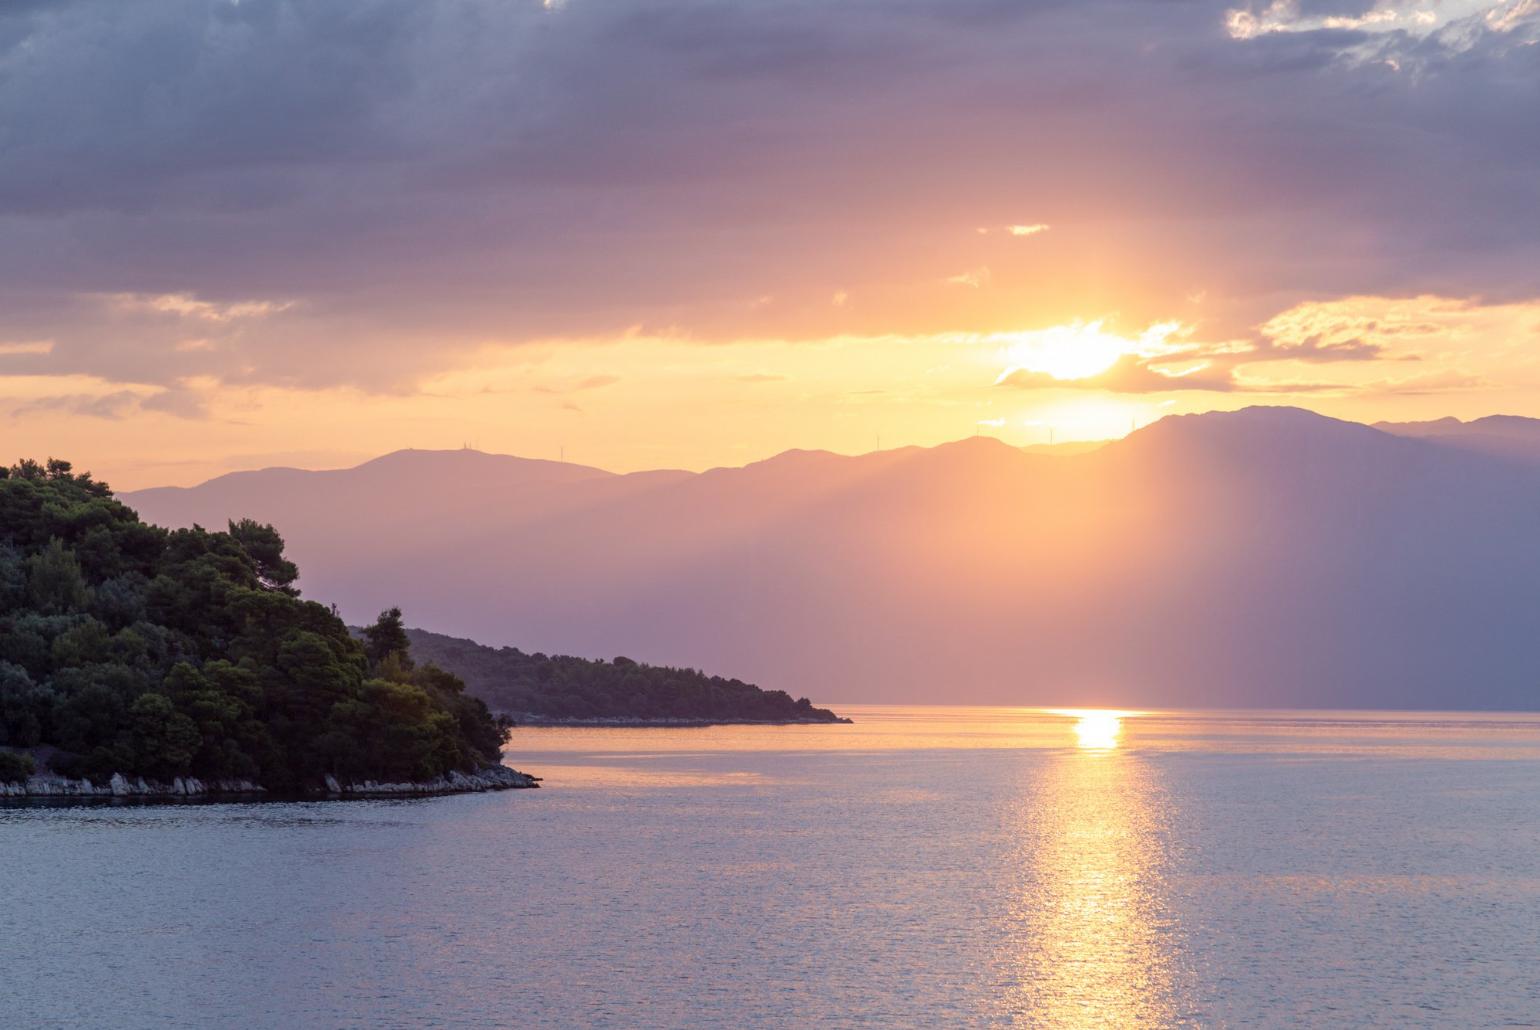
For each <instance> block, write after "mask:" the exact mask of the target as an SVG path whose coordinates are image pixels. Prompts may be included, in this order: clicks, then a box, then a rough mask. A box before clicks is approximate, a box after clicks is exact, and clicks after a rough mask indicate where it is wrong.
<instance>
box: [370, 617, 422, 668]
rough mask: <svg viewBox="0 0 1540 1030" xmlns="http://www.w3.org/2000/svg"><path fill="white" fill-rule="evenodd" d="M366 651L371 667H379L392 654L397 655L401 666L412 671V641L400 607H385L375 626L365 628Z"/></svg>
mask: <svg viewBox="0 0 1540 1030" xmlns="http://www.w3.org/2000/svg"><path fill="white" fill-rule="evenodd" d="M364 653H365V654H367V655H368V656H369V668H370V669H379V668H380V666H381V665H383V664H384V663H385V662H386V660H387V659H389V658H390V656H391V655H396V656H397V658H398V661H399V663H400V666H401V667H402V668H403V669H405V670H406V671H408V672H410V671H411V669H412V658H411V654H412V642H411V641H410V640H408V639H407V636H406V626H405V625H404V623H403V622H402V620H401V609H400V608H387V609H385V610H384V611H383V612H380V617H379V618H378V619H376V620H375V622H374V625H373V626H369V627H366V628H365V629H364Z"/></svg>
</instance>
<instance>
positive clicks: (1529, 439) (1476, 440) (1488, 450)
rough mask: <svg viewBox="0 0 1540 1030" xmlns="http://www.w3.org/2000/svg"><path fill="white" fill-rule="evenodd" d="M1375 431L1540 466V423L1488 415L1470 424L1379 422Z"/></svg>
mask: <svg viewBox="0 0 1540 1030" xmlns="http://www.w3.org/2000/svg"><path fill="white" fill-rule="evenodd" d="M1374 428H1376V429H1380V430H1383V431H1385V432H1387V433H1394V434H1395V435H1397V436H1412V437H1417V438H1418V439H1423V440H1436V441H1438V442H1439V443H1442V444H1446V445H1448V446H1452V447H1458V448H1460V449H1462V450H1467V451H1474V452H1477V453H1482V454H1492V455H1498V456H1501V457H1506V458H1517V459H1520V460H1524V461H1531V462H1540V419H1535V418H1523V417H1520V416H1518V415H1488V416H1486V417H1485V418H1477V419H1472V420H1471V421H1469V422H1461V421H1460V420H1459V419H1457V418H1441V419H1436V420H1434V421H1432V422H1376V423H1375V424H1374Z"/></svg>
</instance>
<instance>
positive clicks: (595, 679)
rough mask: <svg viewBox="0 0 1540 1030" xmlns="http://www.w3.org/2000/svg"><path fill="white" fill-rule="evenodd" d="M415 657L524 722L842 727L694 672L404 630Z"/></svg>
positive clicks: (794, 704) (801, 706)
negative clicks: (631, 721)
mask: <svg viewBox="0 0 1540 1030" xmlns="http://www.w3.org/2000/svg"><path fill="white" fill-rule="evenodd" d="M407 637H408V638H409V639H410V640H411V644H412V656H413V657H414V658H415V659H417V660H418V661H421V662H430V663H432V664H434V665H437V666H438V667H439V668H441V669H443V670H445V671H446V672H450V673H453V674H454V675H456V676H458V677H459V678H460V679H462V680H464V681H465V684H466V689H467V690H468V692H469V693H470V694H471V695H472V696H473V697H478V698H480V699H481V700H482V701H484V702H486V704H487V705H488V707H490V708H491V709H492V710H493V711H495V712H501V713H504V714H506V715H510V716H512V717H513V718H515V719H517V720H519V721H521V722H541V721H569V720H587V719H596V720H608V719H639V720H684V721H691V722H695V721H699V722H718V723H721V722H839V721H841V720H840V719H839V717H838V716H836V715H835V714H834V713H833V712H831V711H829V710H828V709H825V708H814V707H813V706H812V704H811V702H809V701H808V699H807V698H805V697H804V698H801V699H800V700H796V701H794V700H792V698H791V695H789V694H787V693H785V692H784V691H780V690H760V689H759V688H758V687H756V686H754V685H752V684H749V683H744V682H742V681H741V680H735V679H732V680H730V679H723V678H722V677H720V676H707V675H706V674H704V673H702V672H697V671H696V670H694V669H673V668H669V667H667V666H658V665H642V664H640V663H638V662H634V661H632V660H631V659H629V658H616V659H614V660H613V661H590V660H588V659H584V658H572V657H568V656H566V655H549V656H548V655H544V654H538V653H537V654H525V653H524V652H523V651H520V650H519V649H518V648H514V647H501V648H494V647H486V646H484V645H482V644H478V643H476V642H475V641H474V640H461V639H459V638H457V637H449V636H444V635H443V634H442V633H430V632H428V631H427V630H421V629H409V630H407Z"/></svg>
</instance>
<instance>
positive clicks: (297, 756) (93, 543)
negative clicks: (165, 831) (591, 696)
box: [0, 460, 506, 790]
mask: <svg viewBox="0 0 1540 1030" xmlns="http://www.w3.org/2000/svg"><path fill="white" fill-rule="evenodd" d="M297 576H298V570H297V569H296V568H295V567H294V564H293V563H292V562H290V561H288V560H287V559H285V558H284V556H283V539H282V538H281V537H280V536H279V534H278V533H277V532H276V531H275V530H274V529H273V527H271V526H266V525H259V524H258V523H256V522H252V521H250V520H242V521H240V522H232V523H230V525H229V528H228V530H227V531H224V532H210V531H209V530H206V529H202V528H200V527H194V528H192V529H183V530H174V531H172V530H166V529H162V528H160V527H158V526H151V525H147V524H146V523H144V522H141V521H140V520H139V517H138V516H137V515H136V514H135V513H134V512H133V511H132V510H131V509H129V508H128V507H126V506H125V505H123V504H121V503H119V502H118V501H117V500H115V499H114V498H113V496H112V493H111V491H109V490H108V488H107V486H106V485H105V484H103V483H100V482H96V481H94V480H93V479H91V477H90V476H89V474H87V475H77V474H75V473H74V472H73V471H72V469H71V467H70V464H69V463H68V462H64V461H55V460H50V461H48V462H47V463H46V464H39V463H37V462H35V461H22V462H20V463H18V464H17V465H14V466H12V467H11V468H9V469H5V468H0V747H5V748H11V749H30V750H31V751H32V752H34V753H36V754H38V755H42V756H46V757H47V760H48V764H49V765H51V766H52V767H53V768H54V769H55V770H56V771H58V772H61V773H64V774H66V775H71V776H82V775H83V776H89V777H91V778H93V779H96V780H102V779H105V778H106V777H108V776H110V775H111V774H112V773H114V772H122V773H124V774H126V775H140V776H145V777H148V778H154V779H161V780H168V779H171V778H172V777H176V776H197V777H200V778H203V779H248V780H252V781H255V782H257V783H260V784H262V785H263V786H266V787H268V788H269V789H275V790H291V789H304V788H308V787H311V786H315V785H318V784H320V783H321V782H322V781H323V780H324V778H325V777H326V776H327V775H328V774H331V775H335V776H336V777H338V778H339V779H341V780H343V781H350V780H351V781H358V780H365V779H376V780H391V781H402V780H420V779H428V778H432V777H435V776H438V775H441V774H444V773H447V772H449V771H450V770H455V769H458V770H463V771H472V770H474V769H477V768H480V767H482V766H484V765H486V764H488V763H492V762H496V761H497V760H498V752H499V748H500V747H501V745H502V741H503V738H504V735H505V729H506V727H505V726H504V725H503V724H502V723H500V722H499V721H498V720H496V719H494V718H493V717H492V716H491V715H490V713H489V712H488V711H487V708H486V706H485V705H484V704H483V703H482V702H481V701H479V700H477V699H475V698H473V697H470V696H469V695H467V694H465V693H464V685H463V684H462V683H461V682H460V681H459V680H458V679H456V678H455V677H454V676H452V675H450V674H448V673H446V672H444V671H443V670H441V669H437V668H434V667H432V666H431V665H429V666H422V667H417V666H415V665H414V663H413V662H412V658H411V655H410V654H409V652H408V651H407V645H406V637H405V634H404V633H403V632H402V629H401V619H400V612H399V611H396V610H392V611H390V612H386V613H385V614H384V615H382V616H381V620H380V622H379V623H377V624H376V626H374V627H371V629H370V633H369V637H368V640H367V642H366V643H361V642H360V641H358V640H355V639H354V638H353V637H352V636H351V635H350V634H349V632H348V629H347V627H346V626H345V625H344V624H343V623H342V621H341V620H340V619H339V618H338V617H337V614H336V612H335V610H333V609H332V608H328V607H326V606H325V605H321V604H317V603H315V602H313V601H304V600H301V599H300V598H299V596H298V591H297V590H295V589H294V586H293V584H294V581H295V579H296V577H297ZM0 756H3V761H0V776H4V777H6V778H10V779H17V778H20V777H21V776H23V775H25V773H26V772H27V771H28V769H29V767H30V766H31V764H32V762H31V761H30V760H29V757H30V756H28V755H27V754H24V753H22V752H21V751H19V750H17V751H0Z"/></svg>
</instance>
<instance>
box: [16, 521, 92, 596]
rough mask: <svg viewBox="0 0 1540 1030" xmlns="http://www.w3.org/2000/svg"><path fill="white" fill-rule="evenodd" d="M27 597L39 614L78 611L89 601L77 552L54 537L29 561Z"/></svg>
mask: <svg viewBox="0 0 1540 1030" xmlns="http://www.w3.org/2000/svg"><path fill="white" fill-rule="evenodd" d="M27 596H28V598H29V599H30V600H31V602H32V606H33V607H34V608H36V609H37V610H38V611H40V612H44V613H46V614H54V613H57V612H68V611H76V610H79V609H81V608H84V607H85V606H86V604H87V603H88V601H89V599H90V594H89V592H88V591H87V589H86V580H85V576H84V575H82V574H81V571H80V562H79V561H77V560H76V559H75V552H74V551H72V550H70V549H69V548H68V547H65V546H64V543H63V541H61V540H60V539H59V538H58V537H54V538H53V539H52V540H49V541H48V545H47V546H46V547H44V548H43V549H42V550H41V551H39V552H38V553H36V554H34V555H32V556H31V557H29V558H28V559H27Z"/></svg>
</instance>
